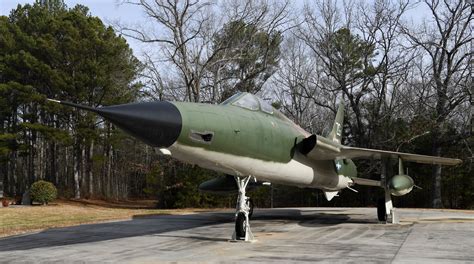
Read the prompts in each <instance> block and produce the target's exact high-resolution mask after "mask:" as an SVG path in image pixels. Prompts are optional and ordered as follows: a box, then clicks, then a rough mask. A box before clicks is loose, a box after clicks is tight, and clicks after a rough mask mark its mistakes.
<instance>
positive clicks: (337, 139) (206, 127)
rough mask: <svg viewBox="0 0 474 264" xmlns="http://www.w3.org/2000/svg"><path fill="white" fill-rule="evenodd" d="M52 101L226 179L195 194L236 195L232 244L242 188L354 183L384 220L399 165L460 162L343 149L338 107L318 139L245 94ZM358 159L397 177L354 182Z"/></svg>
mask: <svg viewBox="0 0 474 264" xmlns="http://www.w3.org/2000/svg"><path fill="white" fill-rule="evenodd" d="M50 101H54V102H57V103H61V104H63V105H68V106H73V107H76V108H80V109H84V110H87V111H92V112H95V113H97V114H99V115H100V116H102V117H103V118H105V119H107V120H109V121H110V122H112V123H113V124H115V125H116V126H117V127H119V128H121V129H123V130H124V131H125V132H127V133H129V134H130V135H132V136H134V137H136V138H138V139H140V140H142V141H143V142H145V143H146V144H148V145H150V146H153V147H156V148H158V149H159V150H160V151H161V153H163V154H165V155H171V156H172V157H173V158H176V159H178V160H180V161H183V162H187V163H191V164H196V165H198V166H200V167H203V168H206V169H210V170H214V171H218V172H221V173H224V174H225V175H228V176H227V177H224V178H216V179H212V180H210V181H207V182H204V183H203V184H201V186H200V189H201V190H203V191H214V192H233V191H234V192H238V194H239V195H238V198H237V206H236V214H235V231H234V234H233V238H234V239H238V240H245V241H249V240H253V235H252V233H251V231H250V222H249V216H250V215H251V213H252V211H253V205H252V203H251V201H250V199H249V197H247V196H246V190H247V186H249V187H250V186H253V187H255V186H257V185H259V184H263V183H266V184H269V183H271V184H274V183H278V184H283V185H291V186H297V187H304V188H317V189H321V190H322V191H323V192H324V194H325V196H326V198H327V199H328V200H331V199H332V198H333V197H334V196H336V195H337V194H338V192H339V191H340V190H342V189H344V188H350V189H352V186H353V185H355V184H359V185H369V186H378V187H382V188H384V189H385V193H386V195H385V201H384V202H383V201H382V203H381V204H380V205H379V207H378V216H379V219H380V220H382V221H384V220H386V217H387V215H389V214H390V212H391V209H392V203H391V195H395V196H400V195H405V194H407V193H409V192H410V191H411V190H412V189H413V187H414V186H415V183H414V181H413V179H412V178H411V177H410V176H408V175H406V174H405V172H404V169H403V161H408V162H417V163H427V164H441V165H456V164H459V163H461V160H459V159H450V158H442V157H434V156H425V155H417V154H409V153H401V152H393V151H384V150H375V149H364V148H356V147H349V146H344V145H342V144H341V138H342V125H343V119H344V107H343V104H341V105H340V107H339V109H338V111H337V114H336V119H335V121H334V124H333V127H332V131H331V132H330V133H329V134H328V135H327V136H320V135H315V134H311V133H308V132H307V131H305V130H303V129H302V128H301V127H299V126H298V125H296V124H295V123H294V122H292V121H291V120H290V119H288V118H287V117H285V116H284V115H283V114H281V113H280V112H279V111H277V110H276V109H274V108H273V107H272V106H271V105H269V104H268V103H267V102H265V101H264V100H262V99H260V98H258V97H256V96H255V95H253V94H250V93H238V94H236V95H234V96H232V97H230V98H229V99H227V100H226V101H224V102H223V103H221V104H219V105H216V104H203V103H190V102H168V101H158V102H141V103H132V104H124V105H114V106H105V107H98V108H93V107H89V106H84V105H78V104H75V103H70V102H64V101H57V100H52V99H50ZM361 158H365V159H396V160H398V162H399V173H398V175H396V176H394V177H392V178H391V179H388V180H386V181H376V180H369V179H363V178H359V177H357V168H356V165H355V164H354V162H353V161H352V159H361ZM232 178H234V179H232Z"/></svg>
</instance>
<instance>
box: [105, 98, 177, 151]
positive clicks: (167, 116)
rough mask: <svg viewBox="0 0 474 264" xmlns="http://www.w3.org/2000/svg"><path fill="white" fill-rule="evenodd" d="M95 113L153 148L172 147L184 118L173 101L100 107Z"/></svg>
mask: <svg viewBox="0 0 474 264" xmlns="http://www.w3.org/2000/svg"><path fill="white" fill-rule="evenodd" d="M96 112H97V113H98V114H100V115H101V116H103V117H104V118H105V119H107V120H109V121H110V122H112V123H113V124H114V125H116V126H117V127H119V128H121V129H122V130H124V131H125V132H127V133H129V134H130V135H132V136H134V137H136V138H138V139H140V140H142V141H143V142H145V143H146V144H148V145H151V146H153V147H166V148H167V147H169V146H171V145H172V144H173V143H174V142H175V141H176V140H177V139H178V136H179V134H180V133H181V127H182V119H181V114H180V112H179V110H178V108H177V107H176V106H175V105H174V104H172V103H170V102H164V101H160V102H144V103H133V104H124V105H114V106H106V107H101V108H97V110H96Z"/></svg>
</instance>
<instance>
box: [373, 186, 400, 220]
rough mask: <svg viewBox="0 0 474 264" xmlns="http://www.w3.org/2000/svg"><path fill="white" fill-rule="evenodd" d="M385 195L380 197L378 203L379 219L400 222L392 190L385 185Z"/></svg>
mask: <svg viewBox="0 0 474 264" xmlns="http://www.w3.org/2000/svg"><path fill="white" fill-rule="evenodd" d="M384 189H385V195H384V196H385V197H384V198H382V199H380V200H379V202H378V205H377V217H378V219H379V221H381V222H385V223H387V224H398V223H399V220H398V214H397V213H396V210H395V207H393V203H392V195H391V194H390V190H389V189H388V188H387V187H385V188H384Z"/></svg>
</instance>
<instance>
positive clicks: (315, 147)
mask: <svg viewBox="0 0 474 264" xmlns="http://www.w3.org/2000/svg"><path fill="white" fill-rule="evenodd" d="M297 148H298V150H299V151H300V152H301V153H302V154H304V155H305V156H306V157H308V158H309V159H313V160H334V159H382V158H392V159H398V158H401V159H402V160H404V161H410V162H417V163H425V164H440V165H457V164H460V163H461V162H462V160H460V159H451V158H443V157H435V156H427V155H419V154H411V153H404V152H396V151H387V150H378V149H366V148H356V147H349V146H343V145H341V144H339V142H334V140H330V139H327V138H325V137H321V136H316V135H311V136H309V137H307V138H305V139H303V140H302V141H301V142H300V143H299V144H298V147H297Z"/></svg>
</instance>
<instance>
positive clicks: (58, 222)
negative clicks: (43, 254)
mask: <svg viewBox="0 0 474 264" xmlns="http://www.w3.org/2000/svg"><path fill="white" fill-rule="evenodd" d="M97 204H98V202H89V201H87V202H84V201H80V202H71V201H59V202H55V203H52V204H50V205H47V206H39V205H38V206H24V207H23V206H22V207H7V208H0V237H5V236H9V235H14V234H21V233H25V232H31V231H37V230H42V229H47V228H52V227H64V226H72V225H79V224H85V223H96V222H103V221H110V220H120V219H124V220H125V219H131V218H132V217H136V216H146V215H157V214H186V213H192V212H194V211H196V210H194V209H183V210H158V209H150V208H148V209H147V208H143V206H141V208H133V207H130V206H117V203H114V204H110V203H103V202H101V203H99V204H100V205H97ZM117 207H119V208H117ZM122 207H126V208H122Z"/></svg>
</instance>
